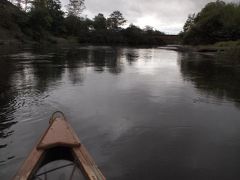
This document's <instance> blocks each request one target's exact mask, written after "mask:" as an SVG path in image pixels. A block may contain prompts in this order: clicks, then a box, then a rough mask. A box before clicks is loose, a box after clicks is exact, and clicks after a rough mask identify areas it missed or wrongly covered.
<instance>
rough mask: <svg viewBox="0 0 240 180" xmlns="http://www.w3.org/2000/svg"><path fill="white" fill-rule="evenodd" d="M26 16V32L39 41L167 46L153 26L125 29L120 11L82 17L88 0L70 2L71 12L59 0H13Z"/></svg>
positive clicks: (71, 0) (23, 20)
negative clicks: (63, 7) (60, 39)
mask: <svg viewBox="0 0 240 180" xmlns="http://www.w3.org/2000/svg"><path fill="white" fill-rule="evenodd" d="M12 3H14V4H15V5H16V6H17V7H18V8H19V9H21V11H23V12H24V13H25V14H26V16H24V18H23V19H22V20H21V28H22V30H23V32H24V33H25V34H27V35H29V36H30V37H32V38H33V39H34V40H35V41H41V40H43V39H46V38H48V37H49V36H51V35H53V36H56V37H63V38H66V39H67V38H71V37H72V38H75V39H77V41H78V42H79V43H101V44H132V45H163V44H165V42H164V41H163V40H162V38H161V36H162V35H164V33H162V32H160V31H158V30H155V29H154V28H152V27H150V26H146V27H145V28H144V29H142V28H140V27H138V26H135V25H133V24H130V25H129V26H128V27H127V28H123V26H124V25H125V24H126V22H127V20H126V19H125V18H124V16H123V14H122V13H121V12H120V11H114V12H112V13H111V14H110V15H109V16H108V17H105V16H104V15H103V14H102V13H99V14H98V15H96V16H95V17H94V18H93V19H90V18H87V17H82V16H81V13H82V11H83V10H84V8H85V5H84V4H85V3H84V0H69V4H68V5H67V7H66V10H67V12H64V11H63V10H62V5H61V2H60V1H59V0H12Z"/></svg>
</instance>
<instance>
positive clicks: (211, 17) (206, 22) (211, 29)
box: [181, 0, 240, 44]
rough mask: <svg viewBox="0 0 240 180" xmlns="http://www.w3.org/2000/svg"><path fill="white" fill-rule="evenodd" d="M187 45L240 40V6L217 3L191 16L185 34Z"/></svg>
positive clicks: (182, 34)
mask: <svg viewBox="0 0 240 180" xmlns="http://www.w3.org/2000/svg"><path fill="white" fill-rule="evenodd" d="M181 36H182V38H183V42H184V43H185V44H212V43H216V42H220V41H231V40H238V39H240V4H235V3H225V2H223V1H219V0H218V1H216V2H211V3H208V4H207V5H206V6H205V7H204V8H203V9H202V10H201V12H199V13H198V14H193V15H189V17H188V19H187V21H186V23H185V25H184V28H183V32H182V33H181Z"/></svg>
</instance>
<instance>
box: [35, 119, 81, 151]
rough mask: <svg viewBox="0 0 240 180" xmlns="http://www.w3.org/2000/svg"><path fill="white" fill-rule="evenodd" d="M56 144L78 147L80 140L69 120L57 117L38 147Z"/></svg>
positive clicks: (46, 147)
mask: <svg viewBox="0 0 240 180" xmlns="http://www.w3.org/2000/svg"><path fill="white" fill-rule="evenodd" d="M55 146H67V147H77V146H80V141H79V139H78V138H76V136H75V135H74V134H73V131H72V129H71V127H70V125H69V124H68V123H67V121H65V120H63V119H60V118H57V119H55V120H54V121H53V123H52V124H51V125H50V126H49V128H48V129H47V131H46V132H45V134H44V135H43V137H42V138H41V140H40V142H39V144H38V146H37V149H49V148H52V147H55Z"/></svg>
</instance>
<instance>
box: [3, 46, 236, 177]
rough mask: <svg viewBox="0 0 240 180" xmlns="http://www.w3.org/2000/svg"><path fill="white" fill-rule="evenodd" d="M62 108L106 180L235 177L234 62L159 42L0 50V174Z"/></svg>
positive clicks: (8, 172) (12, 167) (10, 169)
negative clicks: (158, 45) (173, 48)
mask: <svg viewBox="0 0 240 180" xmlns="http://www.w3.org/2000/svg"><path fill="white" fill-rule="evenodd" d="M56 110H61V111H64V112H65V114H66V116H67V117H68V119H69V120H70V122H71V124H72V126H73V128H74V129H75V130H76V133H77V134H78V135H79V137H80V139H81V140H82V142H83V143H84V144H85V146H86V147H87V148H88V150H89V152H90V153H91V155H92V156H93V157H94V159H95V161H96V163H97V164H98V166H99V167H100V169H101V170H102V172H103V173H104V175H105V176H106V177H107V179H109V180H133V179H148V180H149V179H153V180H158V179H163V180H174V179H178V180H208V179H211V180H213V179H214V180H215V179H216V180H236V179H240V66H239V65H238V62H236V61H232V60H230V59H228V58H226V57H225V58H220V57H215V56H212V55H201V54H197V53H178V52H175V51H168V50H162V49H157V48H156V49H135V48H111V47H73V48H58V49H51V48H49V49H48V50H44V49H41V48H40V49H38V50H34V49H24V50H21V51H18V52H11V53H4V52H3V51H1V56H0V177H1V179H6V180H7V179H10V178H11V177H12V176H13V175H14V174H15V172H16V171H17V169H18V168H19V166H20V164H21V163H22V162H23V160H24V159H25V158H26V156H27V154H28V153H29V152H30V150H31V148H32V147H33V145H34V144H35V142H36V141H37V139H38V138H39V136H40V135H41V134H42V132H43V131H44V130H45V128H46V127H47V126H48V119H49V117H50V115H51V113H52V112H54V111H56Z"/></svg>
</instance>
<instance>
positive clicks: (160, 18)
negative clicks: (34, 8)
mask: <svg viewBox="0 0 240 180" xmlns="http://www.w3.org/2000/svg"><path fill="white" fill-rule="evenodd" d="M61 1H62V3H63V6H64V5H66V4H67V3H68V0H61ZM233 1H235V2H240V0H225V2H233ZM208 2H211V0H85V6H86V9H85V10H84V12H83V14H84V15H86V16H87V17H89V18H92V17H94V16H95V15H97V14H98V13H103V14H104V15H105V16H106V17H108V15H109V14H110V13H111V12H113V11H115V10H119V11H121V12H122V14H123V16H124V17H125V18H126V19H127V20H128V23H133V24H135V25H137V26H140V27H145V26H146V25H149V26H152V27H155V28H156V29H158V30H160V31H163V32H165V33H169V34H177V33H179V32H180V31H181V30H182V27H183V25H184V23H185V21H186V19H187V16H188V15H189V14H192V13H195V12H199V11H200V10H201V9H202V8H203V7H204V6H205V5H206V4H207V3H208Z"/></svg>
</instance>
